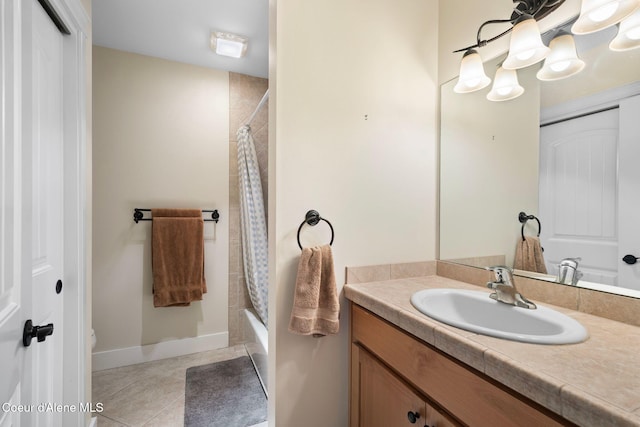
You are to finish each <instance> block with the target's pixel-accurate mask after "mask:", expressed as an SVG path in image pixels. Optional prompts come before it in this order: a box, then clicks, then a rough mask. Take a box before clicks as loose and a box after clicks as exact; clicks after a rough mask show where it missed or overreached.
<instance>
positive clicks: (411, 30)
mask: <svg viewBox="0 0 640 427" xmlns="http://www.w3.org/2000/svg"><path fill="white" fill-rule="evenodd" d="M271 6H272V7H271V13H272V20H271V22H272V25H271V48H272V53H274V52H275V53H276V57H275V58H272V63H271V71H270V79H269V81H270V94H271V99H270V101H271V107H272V108H271V109H270V132H271V135H270V136H271V138H270V142H269V143H270V152H269V160H270V168H269V185H270V189H269V201H270V203H269V204H270V206H269V218H270V224H269V230H270V236H269V238H270V250H271V256H270V260H271V262H270V272H271V284H270V285H271V288H270V291H271V292H270V304H269V306H270V310H269V311H270V313H272V315H271V316H272V317H271V319H272V320H271V321H270V330H269V348H270V361H269V364H270V366H269V368H270V380H269V409H270V414H269V422H270V425H277V426H282V427H289V426H291V427H293V426H299V425H301V424H304V425H307V426H310V427H313V426H322V427H325V426H345V425H347V424H348V422H347V413H348V377H349V374H348V361H349V356H348V355H349V346H348V335H349V333H348V332H349V317H348V311H347V304H346V301H345V300H344V299H343V300H342V312H341V332H340V334H339V335H338V336H330V337H324V338H320V339H316V338H311V337H302V336H297V335H293V334H291V333H289V332H288V331H287V326H288V322H289V315H290V312H291V306H292V302H293V291H294V282H295V276H296V268H297V262H298V259H299V255H300V249H299V248H298V246H297V243H296V231H297V228H298V226H299V225H300V223H301V222H302V220H303V219H304V215H305V213H306V212H307V211H308V210H309V209H316V210H318V211H319V212H320V214H321V215H322V216H323V217H326V218H327V219H328V220H329V221H331V222H332V224H333V226H334V228H335V241H334V244H333V253H334V260H335V267H336V279H337V283H338V284H339V288H340V289H342V284H343V283H344V281H345V277H344V271H345V267H346V266H357V265H370V264H390V263H398V262H411V261H422V260H425V259H433V258H434V256H435V229H436V225H435V215H436V214H435V212H436V184H435V182H436V107H437V99H438V94H437V90H438V86H437V75H436V73H437V63H436V59H437V58H436V52H437V29H438V22H437V17H438V13H437V10H438V3H437V1H435V0H433V1H424V0H401V1H395V0H374V1H364V0H360V1H353V2H344V1H340V0H328V1H323V2H301V1H297V0H280V1H278V2H277V8H276V4H275V2H272V5H271ZM328 23H330V25H329V24H328ZM273 59H275V62H274V61H273ZM274 106H275V108H276V110H275V111H274ZM301 239H302V241H303V243H304V244H305V245H313V244H321V243H326V242H328V240H329V231H328V227H327V226H326V224H324V223H322V222H321V223H320V224H319V225H318V226H316V227H306V226H305V227H304V229H303V232H302V237H301ZM272 322H273V323H272Z"/></svg>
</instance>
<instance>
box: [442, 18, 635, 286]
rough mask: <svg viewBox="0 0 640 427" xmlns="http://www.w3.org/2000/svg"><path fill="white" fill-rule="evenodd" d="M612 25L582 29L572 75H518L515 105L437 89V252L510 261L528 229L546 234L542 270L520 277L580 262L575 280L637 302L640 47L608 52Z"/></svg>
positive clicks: (477, 263)
mask: <svg viewBox="0 0 640 427" xmlns="http://www.w3.org/2000/svg"><path fill="white" fill-rule="evenodd" d="M553 31H557V29H556V30H553ZM616 31H617V29H616V27H615V26H614V27H611V28H609V29H607V30H603V31H601V32H598V33H594V34H590V35H582V36H575V41H576V45H577V50H578V56H579V57H581V58H582V59H583V60H584V61H585V63H586V66H585V68H584V70H583V71H582V72H581V73H579V74H577V75H575V76H572V77H569V78H566V79H563V80H558V81H552V82H542V81H540V80H538V79H537V78H536V73H537V71H538V70H539V69H540V67H541V65H542V64H541V63H540V64H537V65H534V66H530V67H528V68H524V69H520V70H518V79H519V82H520V85H521V86H523V87H524V89H525V92H524V94H523V95H521V96H520V97H518V98H516V99H513V100H510V101H503V102H492V101H489V100H487V98H486V95H487V93H488V92H489V90H490V89H491V85H489V86H488V87H487V88H485V89H483V90H480V91H478V92H473V93H467V94H458V93H454V91H453V87H454V86H455V84H456V80H457V79H454V80H452V81H450V82H447V83H445V84H444V85H442V87H441V123H440V125H441V140H440V224H439V233H440V247H439V259H441V260H446V261H450V262H456V263H460V264H465V265H470V266H474V267H479V268H482V267H486V266H489V265H496V264H505V265H508V266H513V264H514V256H515V252H516V245H517V244H518V242H519V241H520V240H521V239H522V234H523V233H524V234H525V235H530V236H535V235H537V234H538V232H539V231H540V241H541V245H542V247H543V248H544V252H543V258H544V263H545V266H546V270H547V271H546V273H542V272H537V271H529V270H525V269H522V270H519V269H518V270H516V271H515V274H516V275H522V276H527V277H533V278H536V279H540V280H546V281H554V282H558V266H559V264H560V262H561V261H562V260H563V259H566V258H580V260H579V263H578V270H579V271H580V273H581V274H582V276H581V277H580V280H579V281H577V283H574V284H576V285H577V286H584V287H589V288H592V289H597V290H601V291H604V292H611V293H616V294H622V295H627V296H632V297H636V298H640V260H639V261H638V262H637V263H635V264H627V263H625V262H623V261H622V258H623V256H624V255H633V256H634V257H640V172H638V170H640V125H639V124H638V122H640V119H639V118H640V82H639V81H638V80H640V49H633V50H629V51H624V52H613V51H610V50H609V48H608V44H609V42H610V41H611V40H612V39H613V38H614V36H615V34H616ZM545 37H547V40H549V39H550V38H551V36H550V35H549V34H545ZM481 53H482V52H481ZM503 59H504V56H503V57H499V58H495V59H493V60H491V61H487V62H485V70H486V72H487V75H489V76H490V77H493V75H494V74H495V71H496V69H497V67H498V65H499V64H500V63H501V61H502V60H503ZM549 134H550V135H549ZM520 212H524V213H525V214H526V215H527V216H529V215H532V216H535V218H537V219H538V220H539V222H540V230H539V229H538V222H537V221H536V220H528V221H526V222H525V223H524V224H522V223H521V222H520V221H519V214H520Z"/></svg>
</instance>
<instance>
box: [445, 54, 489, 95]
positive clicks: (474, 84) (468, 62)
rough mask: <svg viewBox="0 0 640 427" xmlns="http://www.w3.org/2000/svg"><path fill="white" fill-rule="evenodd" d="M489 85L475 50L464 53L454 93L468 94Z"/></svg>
mask: <svg viewBox="0 0 640 427" xmlns="http://www.w3.org/2000/svg"><path fill="white" fill-rule="evenodd" d="M489 83H491V79H490V78H489V77H487V75H486V74H485V72H484V66H483V65H482V58H480V54H479V53H478V51H476V50H475V49H469V50H468V51H466V52H465V53H464V56H463V57H462V62H461V64H460V77H459V78H458V83H457V84H456V85H455V87H454V88H453V90H454V92H456V93H470V92H475V91H476V90H480V89H483V88H485V87H487V86H488V85H489Z"/></svg>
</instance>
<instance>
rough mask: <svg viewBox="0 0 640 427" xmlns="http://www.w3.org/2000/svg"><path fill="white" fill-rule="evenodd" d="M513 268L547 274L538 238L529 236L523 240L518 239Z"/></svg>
mask: <svg viewBox="0 0 640 427" xmlns="http://www.w3.org/2000/svg"><path fill="white" fill-rule="evenodd" d="M513 268H514V269H518V270H525V271H533V272H536V273H543V274H547V267H546V266H545V265H544V257H543V256H542V246H540V239H539V238H537V237H531V236H526V237H525V238H524V240H522V239H520V238H518V244H517V246H516V259H515V261H514V262H513Z"/></svg>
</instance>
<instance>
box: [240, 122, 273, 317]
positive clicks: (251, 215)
mask: <svg viewBox="0 0 640 427" xmlns="http://www.w3.org/2000/svg"><path fill="white" fill-rule="evenodd" d="M237 136H238V181H239V184H240V228H241V234H242V259H243V264H244V277H245V280H246V282H247V288H248V290H249V296H250V298H251V303H252V304H253V307H254V308H255V310H256V312H257V313H258V316H260V319H262V322H263V323H264V324H265V326H266V325H267V318H268V285H269V281H268V280H269V269H268V267H269V259H268V242H267V224H266V221H265V217H264V201H263V198H262V184H261V182H260V171H259V169H258V159H257V157H256V150H255V146H254V142H253V137H252V136H251V127H250V126H249V125H244V126H242V127H241V128H240V129H238V133H237Z"/></svg>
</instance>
